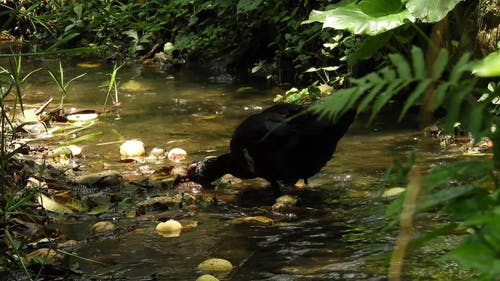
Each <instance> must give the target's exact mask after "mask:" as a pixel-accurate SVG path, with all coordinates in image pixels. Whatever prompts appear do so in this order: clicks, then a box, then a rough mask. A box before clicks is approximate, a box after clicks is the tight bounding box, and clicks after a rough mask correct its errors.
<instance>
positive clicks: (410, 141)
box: [23, 60, 457, 281]
mask: <svg viewBox="0 0 500 281" xmlns="http://www.w3.org/2000/svg"><path fill="white" fill-rule="evenodd" d="M77 63H78V62H75V61H67V62H65V63H64V66H65V77H68V78H67V79H70V78H71V77H74V76H76V75H78V74H80V73H83V72H87V75H86V76H84V77H83V78H81V79H78V80H76V81H74V82H73V84H72V85H71V86H70V87H69V94H68V96H67V98H66V100H65V108H70V107H75V108H78V109H96V110H101V109H102V105H103V102H104V99H105V96H106V89H105V87H100V86H101V85H104V84H105V83H106V80H107V79H108V75H109V73H110V72H111V69H112V66H111V65H106V64H102V65H100V66H97V67H95V68H83V67H79V66H77ZM30 65H31V66H25V68H30V67H33V68H35V67H50V68H51V69H52V70H56V69H57V61H52V60H33V61H31V62H30ZM118 77H119V81H120V83H121V85H122V86H123V85H125V84H126V83H127V82H130V81H131V80H133V81H136V82H138V83H139V84H140V87H139V88H138V89H134V90H130V89H128V90H127V89H122V90H121V91H120V93H119V99H120V103H121V105H120V107H119V108H118V109H117V110H116V111H115V113H112V114H108V115H101V116H100V117H99V121H98V123H97V124H96V125H94V126H93V127H92V128H90V129H88V132H102V134H101V135H99V136H98V137H97V138H95V139H92V140H89V141H86V142H83V143H81V144H79V145H80V146H81V147H82V148H83V154H84V155H85V158H84V159H82V160H79V161H80V164H81V165H82V169H83V171H85V172H95V171H101V170H103V169H116V170H119V171H123V173H124V174H127V173H136V172H137V171H139V170H140V166H141V164H130V163H123V162H121V161H120V155H119V146H120V144H121V141H120V140H123V139H136V138H137V139H140V140H142V141H143V142H144V143H145V145H146V150H147V151H148V152H149V150H150V149H151V148H153V147H162V148H165V149H167V150H168V149H171V148H173V147H181V148H183V149H185V150H186V151H187V152H188V158H187V161H186V162H190V161H193V160H197V159H200V158H203V157H205V156H208V155H217V154H220V153H224V152H226V151H227V148H228V143H229V139H230V137H231V133H232V130H233V129H234V128H235V127H236V126H237V124H238V123H239V122H241V120H243V118H245V116H248V115H250V114H252V113H256V112H259V111H261V110H262V109H263V108H266V107H267V106H269V105H271V104H272V98H273V96H274V95H275V94H276V93H273V91H272V90H270V89H268V88H267V85H265V83H260V84H257V83H244V82H233V83H218V82H214V80H213V79H209V78H208V77H207V76H204V75H199V74H196V73H195V72H193V71H189V70H185V71H181V73H179V74H174V75H169V74H166V73H163V72H161V71H157V70H155V69H154V68H148V67H145V66H141V65H132V66H125V67H123V68H122V69H121V70H120V71H119V73H118ZM215 80H217V79H215ZM248 86H251V87H253V88H252V89H251V90H247V91H240V90H239V89H241V87H248ZM23 88H24V94H25V102H29V103H37V102H42V101H43V100H45V99H46V98H47V97H48V96H53V97H54V102H53V103H54V104H53V105H54V106H55V105H56V104H57V102H58V101H59V94H58V92H57V88H56V87H55V85H54V83H53V81H51V79H50V77H49V76H48V74H47V72H46V70H42V71H40V72H38V73H36V74H35V75H34V76H33V77H32V78H30V79H29V80H28V82H27V84H25V85H24V87H23ZM394 119H395V118H394V117H391V116H390V115H388V116H386V117H385V118H384V117H383V118H381V119H380V120H379V121H377V122H376V123H375V124H373V125H372V126H370V127H366V126H365V124H366V120H365V119H364V118H363V117H360V120H359V121H357V122H356V123H355V124H354V125H353V126H352V127H351V129H350V130H349V132H348V133H347V135H346V136H345V137H344V138H343V139H342V140H341V141H340V143H339V145H338V147H337V151H336V153H335V155H334V158H333V159H332V160H331V161H330V162H329V163H328V164H327V165H326V166H325V167H324V168H323V169H322V170H321V172H320V173H318V174H317V175H316V176H314V177H313V178H311V179H310V182H309V186H308V187H306V188H305V190H304V191H303V192H302V198H301V207H303V210H304V212H303V213H301V214H300V215H297V216H295V217H290V218H281V219H280V220H278V222H277V223H274V224H258V223H257V224H251V223H250V224H234V223H232V219H234V218H239V217H245V216H250V215H255V214H260V213H262V211H261V210H262V209H264V210H265V209H266V208H267V209H269V207H270V205H272V203H273V199H272V198H271V197H270V196H271V195H270V194H268V195H266V193H265V188H266V186H267V183H266V182H264V181H259V180H250V181H245V182H240V183H238V182H237V183H235V185H234V187H231V188H230V189H229V190H226V191H220V194H215V195H216V196H218V198H219V201H218V203H217V204H209V203H207V204H202V205H200V206H199V207H198V210H197V211H196V212H194V213H193V214H187V212H186V211H185V210H181V209H176V210H171V214H172V216H179V217H183V218H187V219H189V220H192V221H197V222H198V226H197V227H195V228H192V229H190V230H188V231H185V232H182V234H181V235H180V237H177V238H165V237H162V236H160V235H158V234H157V233H156V232H155V231H154V227H155V225H156V223H157V222H156V221H148V220H139V219H134V218H127V217H126V216H125V215H124V214H123V213H122V212H119V211H117V212H112V211H110V212H107V213H105V214H102V215H99V216H95V215H85V214H83V215H78V216H70V217H69V218H68V217H67V216H58V215H56V216H55V218H54V226H55V227H57V228H59V229H60V230H61V231H62V233H63V234H64V235H66V236H67V237H68V238H69V239H74V240H76V241H78V242H79V246H78V248H77V249H76V251H75V253H76V254H77V255H79V256H81V257H84V258H86V259H92V260H96V261H99V262H102V263H103V264H101V263H94V262H88V261H85V260H81V259H78V258H71V261H70V263H73V264H74V263H75V262H77V263H78V267H77V268H78V270H79V271H81V272H82V274H83V275H82V276H83V277H82V279H83V280H195V279H196V278H197V277H198V276H199V275H201V273H200V272H199V271H197V269H196V267H197V265H198V264H199V263H200V262H201V261H203V260H205V259H207V258H211V257H220V258H224V259H227V260H229V261H231V262H232V264H233V265H234V266H235V268H234V269H233V270H232V271H231V272H230V273H228V274H227V275H226V276H222V277H221V280H276V281H279V280H283V281H284V280H373V281H374V280H386V276H387V268H388V259H389V256H390V252H391V250H392V245H393V243H394V240H395V236H396V233H397V232H395V231H394V232H388V231H386V230H383V228H384V227H385V226H386V221H385V219H384V211H385V207H386V205H387V203H388V201H389V200H388V199H383V198H381V197H380V194H381V193H382V192H383V191H384V187H382V186H381V183H382V179H383V177H384V174H385V171H386V169H387V168H388V167H389V166H390V165H391V163H392V161H393V159H395V158H399V159H401V158H403V159H404V158H405V157H406V156H407V155H408V154H409V153H410V152H411V151H413V150H415V149H416V147H417V143H419V142H428V143H429V145H427V146H426V147H427V148H428V150H426V151H421V153H422V154H423V155H425V156H426V157H434V156H439V155H440V151H439V146H438V145H437V144H433V142H432V141H431V140H429V139H425V138H424V137H423V136H422V135H421V134H420V133H419V132H418V131H417V130H414V129H409V128H407V127H406V128H405V125H404V124H403V125H396V124H394V121H393V120H394ZM49 144H50V141H49ZM52 144H53V143H52ZM419 147H423V146H421V145H420V146H419ZM166 161H168V160H166ZM438 161H442V160H437V161H436V164H438ZM166 164H167V163H165V165H166ZM144 165H146V164H144ZM159 165H160V166H161V165H162V163H160V164H159ZM136 189H137V186H136V185H131V184H127V183H126V186H125V188H124V190H123V192H124V194H126V195H125V196H130V195H131V194H132V195H133V194H134V192H135V190H136ZM233 189H234V190H237V191H239V192H240V195H239V196H238V198H239V199H238V200H236V201H233V200H227V201H226V200H225V199H224V198H226V197H225V195H224V193H229V194H230V195H231V194H233V193H234V192H233V191H231V190H233ZM263 191H264V192H263ZM162 192H163V190H148V193H151V194H161V193H162ZM228 198H229V197H228ZM102 220H111V221H113V222H115V223H116V224H117V225H118V226H119V227H121V228H122V229H130V231H122V232H121V233H120V234H118V235H115V236H112V237H106V238H91V237H90V234H89V233H90V232H89V229H90V226H91V225H92V224H93V223H95V222H97V221H102ZM451 240H453V239H451ZM439 243H440V244H439V245H437V246H436V247H435V248H434V249H428V250H427V251H423V252H422V253H420V254H418V253H417V254H410V257H409V259H408V260H407V264H406V266H405V274H406V275H405V276H407V278H408V279H405V280H429V279H431V277H432V276H437V275H439V276H441V277H442V278H444V279H440V280H453V278H456V276H457V275H456V273H454V272H455V268H454V266H453V264H447V265H446V268H447V269H446V270H450V272H451V273H448V272H446V270H445V271H443V265H442V264H441V266H439V265H440V262H439V261H437V260H436V257H438V256H439V255H440V254H441V253H442V250H443V249H446V247H447V246H448V243H453V241H451V242H449V241H447V240H443V241H441V242H439ZM414 255H416V256H414ZM447 276H448V277H447ZM450 276H454V277H450ZM447 278H450V279H447Z"/></svg>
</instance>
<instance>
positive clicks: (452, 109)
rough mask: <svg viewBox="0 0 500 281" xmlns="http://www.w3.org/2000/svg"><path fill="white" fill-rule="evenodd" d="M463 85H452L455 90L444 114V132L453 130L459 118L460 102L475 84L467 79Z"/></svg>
mask: <svg viewBox="0 0 500 281" xmlns="http://www.w3.org/2000/svg"><path fill="white" fill-rule="evenodd" d="M462 84H463V85H460V86H457V87H453V88H452V89H455V88H456V90H457V91H456V92H455V93H454V95H453V97H452V98H451V99H450V103H449V106H448V107H447V109H448V114H447V115H446V120H445V124H444V130H445V132H446V133H449V132H451V131H452V130H453V127H454V126H455V123H456V122H458V121H459V120H460V111H461V107H462V102H463V100H464V98H465V96H466V95H467V94H469V93H470V92H471V91H472V90H473V89H474V85H475V81H474V80H467V81H466V82H465V83H462Z"/></svg>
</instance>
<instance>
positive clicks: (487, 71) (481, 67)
mask: <svg viewBox="0 0 500 281" xmlns="http://www.w3.org/2000/svg"><path fill="white" fill-rule="evenodd" d="M473 73H474V74H475V75H477V76H479V77H495V76H500V51H496V52H493V53H491V54H489V55H488V56H486V57H485V58H483V59H482V60H480V61H479V62H478V63H477V64H476V65H475V66H474V68H473Z"/></svg>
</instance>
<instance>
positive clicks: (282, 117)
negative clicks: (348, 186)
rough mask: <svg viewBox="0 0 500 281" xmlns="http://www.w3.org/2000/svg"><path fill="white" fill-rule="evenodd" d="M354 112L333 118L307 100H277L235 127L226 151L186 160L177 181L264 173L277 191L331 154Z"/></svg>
mask: <svg viewBox="0 0 500 281" xmlns="http://www.w3.org/2000/svg"><path fill="white" fill-rule="evenodd" d="M354 116H355V112H354V111H348V112H346V113H345V114H344V115H342V116H341V117H340V118H338V119H337V120H336V122H335V123H334V122H332V121H331V120H330V119H328V118H325V117H321V116H319V115H318V114H317V113H315V112H313V111H309V110H307V106H304V105H298V104H287V103H283V104H277V105H274V106H271V107H269V108H267V109H266V110H264V111H262V112H261V113H257V114H254V115H251V116H249V117H248V118H247V119H246V120H244V121H243V122H242V123H241V124H240V125H239V126H238V127H237V128H236V130H235V131H234V133H233V136H232V138H231V143H230V152H229V153H227V154H223V155H221V156H218V157H209V158H206V159H205V160H202V161H199V162H194V163H192V164H190V165H189V166H188V168H187V170H186V174H185V175H184V176H180V177H178V178H177V180H176V182H177V183H178V182H181V181H194V182H197V183H199V184H201V185H202V186H204V187H207V186H210V184H211V182H212V181H214V180H215V179H217V178H219V177H221V176H223V175H224V174H232V175H233V176H235V177H238V178H242V179H250V178H256V177H260V178H264V179H266V180H267V181H269V182H270V183H271V185H272V186H273V188H274V189H275V191H276V192H278V193H279V192H280V186H281V185H285V186H287V185H288V186H291V185H294V184H295V183H296V182H297V181H298V180H299V179H303V180H304V182H305V183H306V184H307V179H308V178H309V177H311V176H313V175H314V174H316V173H317V172H318V171H319V170H320V169H321V168H322V167H323V166H324V165H325V164H326V163H327V162H328V161H329V160H330V158H331V157H332V155H333V153H334V151H335V148H336V146H337V142H338V141H339V140H340V138H342V136H343V135H344V134H345V132H346V131H347V129H348V128H349V126H350V124H351V123H352V122H353V120H354Z"/></svg>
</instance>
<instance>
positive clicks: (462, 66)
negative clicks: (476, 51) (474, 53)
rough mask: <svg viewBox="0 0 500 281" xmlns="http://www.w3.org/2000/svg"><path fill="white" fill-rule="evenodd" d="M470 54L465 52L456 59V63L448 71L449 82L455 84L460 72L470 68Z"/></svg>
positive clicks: (458, 79) (460, 75)
mask: <svg viewBox="0 0 500 281" xmlns="http://www.w3.org/2000/svg"><path fill="white" fill-rule="evenodd" d="M470 57H471V56H470V54H469V53H465V54H464V55H463V56H461V57H460V59H459V60H458V61H457V64H456V65H455V66H454V67H453V69H452V70H451V73H450V79H449V82H450V83H453V84H456V83H458V82H459V81H460V78H461V77H462V74H463V73H464V72H466V71H470V70H471V69H472V63H471V61H470Z"/></svg>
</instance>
